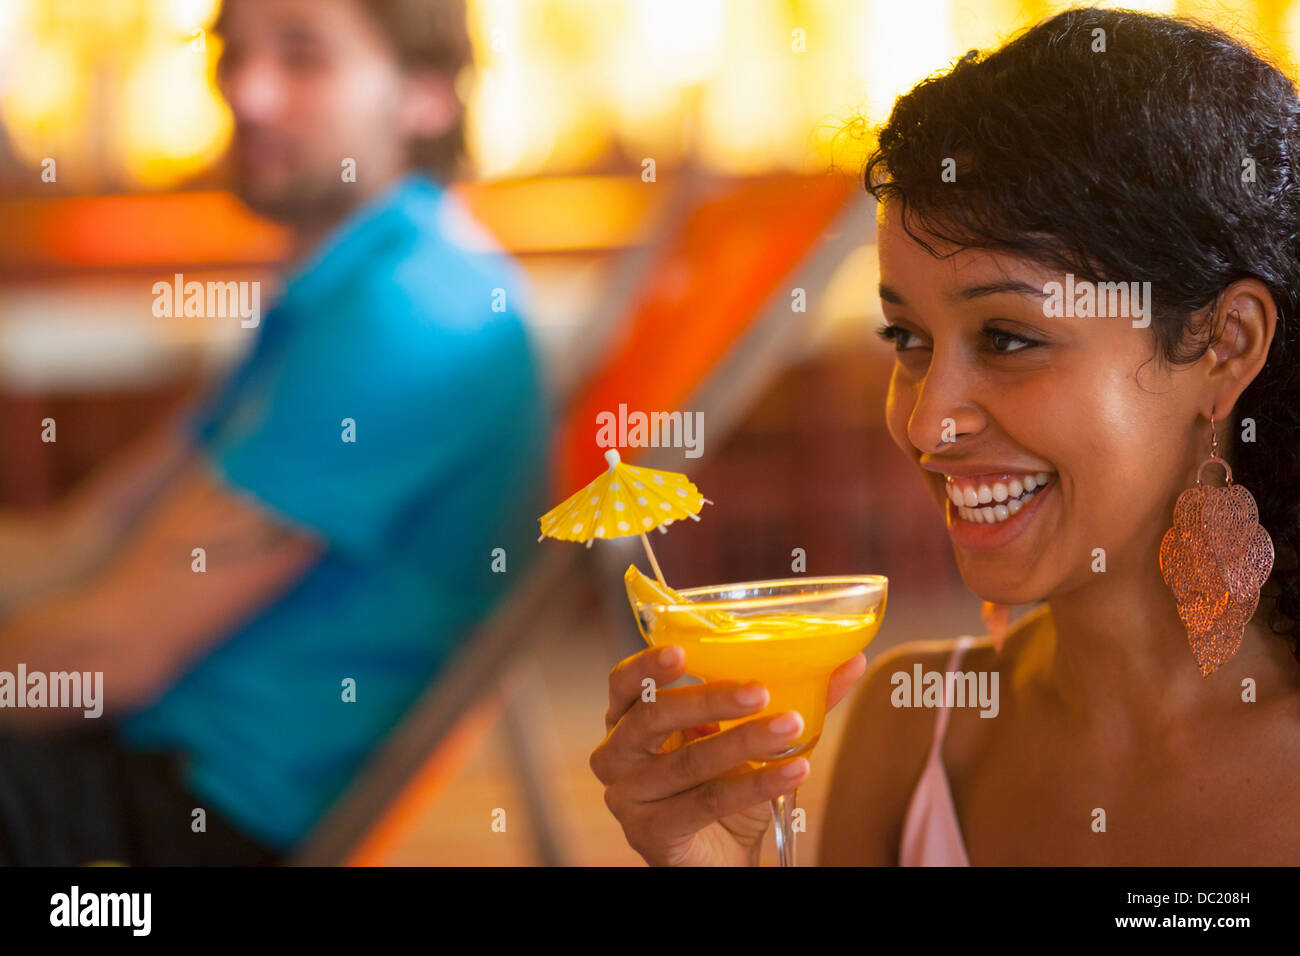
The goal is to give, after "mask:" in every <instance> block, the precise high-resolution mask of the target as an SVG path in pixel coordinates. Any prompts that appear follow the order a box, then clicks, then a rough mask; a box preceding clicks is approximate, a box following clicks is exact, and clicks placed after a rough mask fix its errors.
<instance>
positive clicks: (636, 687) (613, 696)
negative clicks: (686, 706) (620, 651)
mask: <svg viewBox="0 0 1300 956" xmlns="http://www.w3.org/2000/svg"><path fill="white" fill-rule="evenodd" d="M685 673H686V652H685V651H683V650H682V649H681V648H680V647H676V646H673V645H669V646H667V647H647V648H646V649H645V650H644V651H638V652H637V653H636V654H633V655H632V656H631V657H625V658H624V659H623V660H621V661H619V662H618V663H617V664H616V665H614V669H613V670H611V671H610V672H609V709H608V710H607V711H605V730H606V731H610V730H613V729H614V725H615V724H617V723H618V722H619V720H620V719H622V717H623V715H624V714H625V713H627V711H628V708H630V707H631V706H632V705H633V704H635V703H636V702H637V701H639V700H640V699H641V697H642V695H643V694H644V693H645V691H646V689H647V688H646V684H645V680H646V678H647V677H648V678H650V679H651V680H653V681H654V686H655V688H656V693H657V692H658V688H659V687H662V686H664V685H666V684H671V683H672V682H673V681H675V680H677V679H678V678H679V677H681V676H682V675H683V674H685Z"/></svg>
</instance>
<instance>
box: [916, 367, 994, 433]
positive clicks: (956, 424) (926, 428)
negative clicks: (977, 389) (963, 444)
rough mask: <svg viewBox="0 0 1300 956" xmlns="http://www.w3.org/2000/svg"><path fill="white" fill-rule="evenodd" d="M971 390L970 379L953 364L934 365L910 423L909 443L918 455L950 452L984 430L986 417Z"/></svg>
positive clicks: (918, 392)
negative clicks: (960, 443) (920, 453)
mask: <svg viewBox="0 0 1300 956" xmlns="http://www.w3.org/2000/svg"><path fill="white" fill-rule="evenodd" d="M969 386H970V382H969V378H968V376H966V375H965V373H964V372H963V371H962V370H961V369H960V368H956V367H954V365H953V363H951V362H949V363H947V364H946V365H941V364H938V363H935V362H932V363H931V365H930V368H929V370H928V371H927V372H926V375H925V378H924V379H923V380H922V381H921V383H920V385H919V386H918V388H917V395H916V404H915V405H913V407H912V414H911V415H910V416H909V417H908V420H907V437H908V440H909V441H911V443H912V445H913V446H914V447H915V448H916V449H917V450H918V451H920V452H922V453H923V454H931V455H933V454H940V453H942V452H944V451H950V450H951V449H952V447H953V445H954V443H956V442H957V441H958V440H959V439H961V438H965V437H968V436H970V435H975V434H978V433H979V432H980V430H981V429H983V427H984V415H983V413H982V412H981V411H980V408H979V405H978V404H977V403H976V402H975V401H974V399H973V396H972V395H971V390H970V387H969Z"/></svg>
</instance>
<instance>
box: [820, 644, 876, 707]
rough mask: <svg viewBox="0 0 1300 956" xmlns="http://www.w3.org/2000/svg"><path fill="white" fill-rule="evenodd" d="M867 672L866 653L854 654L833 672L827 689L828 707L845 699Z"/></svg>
mask: <svg viewBox="0 0 1300 956" xmlns="http://www.w3.org/2000/svg"><path fill="white" fill-rule="evenodd" d="M866 672H867V658H866V655H865V654H854V655H853V656H852V657H850V658H849V659H848V660H847V661H845V662H844V663H843V664H841V665H840V666H839V667H837V668H835V670H834V671H833V672H832V673H831V682H830V686H829V688H828V689H827V691H826V709H827V710H830V709H831V708H832V707H834V706H835V705H836V704H838V703H839V702H840V700H841V699H843V697H844V695H845V694H847V693H848V692H849V690H850V689H851V688H852V687H853V685H854V684H856V683H857V681H858V678H859V677H861V676H862V675H863V674H865V673H866Z"/></svg>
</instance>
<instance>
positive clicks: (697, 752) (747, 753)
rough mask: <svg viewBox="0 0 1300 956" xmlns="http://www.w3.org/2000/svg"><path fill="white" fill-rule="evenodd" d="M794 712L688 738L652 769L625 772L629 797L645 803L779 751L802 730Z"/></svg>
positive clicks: (674, 793)
mask: <svg viewBox="0 0 1300 956" xmlns="http://www.w3.org/2000/svg"><path fill="white" fill-rule="evenodd" d="M803 727H804V722H803V718H802V716H800V715H799V714H798V713H797V712H795V711H788V712H786V713H782V714H778V715H776V716H775V717H764V718H760V719H757V720H747V721H745V722H744V723H743V724H739V725H737V726H735V727H730V728H728V729H727V730H724V731H723V732H722V733H719V734H714V735H713V736H711V737H705V738H703V739H700V740H695V741H692V742H691V743H688V744H686V745H685V746H683V747H679V748H678V749H677V750H674V751H673V752H672V753H669V754H666V755H664V756H662V757H661V758H659V759H658V760H657V761H656V762H655V768H654V770H653V772H650V771H649V769H648V768H647V772H644V773H639V774H633V775H629V778H628V782H627V793H628V796H629V797H630V798H631V799H634V800H637V801H640V802H643V803H648V802H651V801H655V800H662V799H664V798H666V797H672V796H674V795H676V794H679V793H683V792H685V791H687V790H690V789H692V788H694V787H698V786H700V785H702V784H705V783H707V782H708V781H710V780H712V779H714V778H715V777H720V776H722V775H724V774H727V773H729V772H733V771H735V770H736V768H738V767H740V766H742V765H743V764H744V763H745V761H747V760H762V759H763V758H765V757H770V756H772V755H773V754H776V753H780V752H781V751H782V750H785V749H786V748H787V747H789V746H790V744H791V742H793V741H794V739H795V738H796V737H798V736H799V734H801V733H802V732H803Z"/></svg>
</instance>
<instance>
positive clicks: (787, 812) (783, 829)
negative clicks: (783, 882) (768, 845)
mask: <svg viewBox="0 0 1300 956" xmlns="http://www.w3.org/2000/svg"><path fill="white" fill-rule="evenodd" d="M798 793H799V791H798V790H797V789H796V790H791V791H790V792H789V793H783V794H781V795H780V796H779V797H773V798H772V828H773V830H775V832H776V855H777V857H778V858H779V859H780V861H781V865H782V866H794V808H795V799H796V797H797V796H798Z"/></svg>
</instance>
